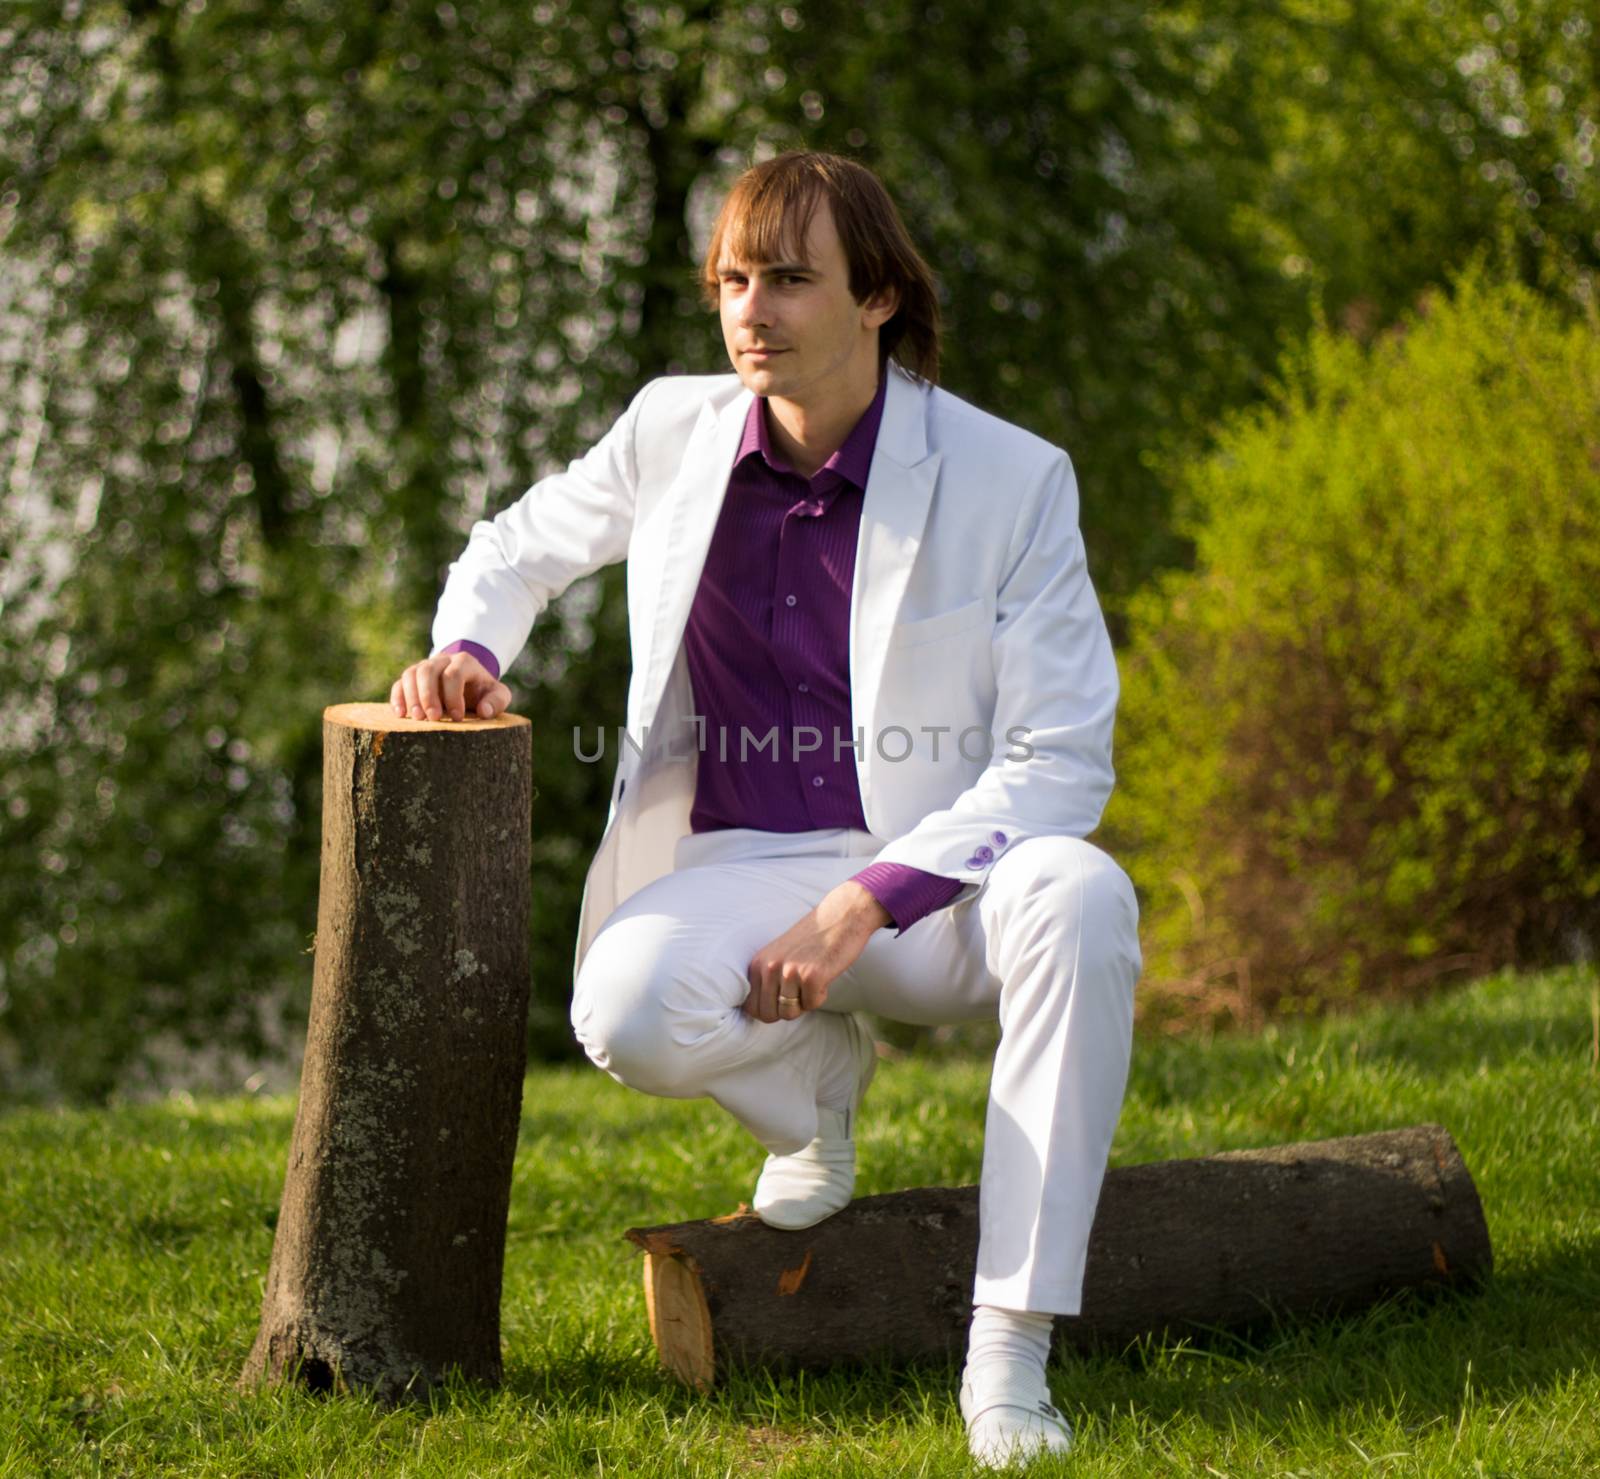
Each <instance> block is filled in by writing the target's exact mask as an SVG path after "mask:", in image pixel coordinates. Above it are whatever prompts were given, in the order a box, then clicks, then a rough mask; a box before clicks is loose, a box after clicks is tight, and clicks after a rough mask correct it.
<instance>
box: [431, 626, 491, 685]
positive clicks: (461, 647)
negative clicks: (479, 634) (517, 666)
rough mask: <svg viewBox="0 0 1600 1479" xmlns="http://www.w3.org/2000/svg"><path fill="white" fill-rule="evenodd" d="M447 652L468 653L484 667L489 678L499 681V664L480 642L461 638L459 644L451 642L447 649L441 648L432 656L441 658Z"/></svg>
mask: <svg viewBox="0 0 1600 1479" xmlns="http://www.w3.org/2000/svg"><path fill="white" fill-rule="evenodd" d="M447 652H466V653H470V654H471V655H472V656H473V657H475V658H477V659H478V661H479V662H481V663H482V664H483V665H484V667H486V668H488V670H489V676H490V677H491V678H493V679H495V680H496V681H497V682H498V681H499V678H500V663H499V661H498V660H497V659H496V657H495V655H494V653H492V652H490V651H489V649H488V648H487V647H485V646H484V645H483V644H482V643H481V642H469V641H467V640H466V638H464V637H463V638H462V639H461V641H459V642H452V643H450V645H449V646H448V647H441V648H440V649H439V650H438V651H437V652H436V653H434V654H433V655H434V656H435V657H442V656H443V655H444V654H445V653H447Z"/></svg>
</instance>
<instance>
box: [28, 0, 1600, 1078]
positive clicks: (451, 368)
mask: <svg viewBox="0 0 1600 1479" xmlns="http://www.w3.org/2000/svg"><path fill="white" fill-rule="evenodd" d="M1481 9H1482V8H1481V7H1479V6H1472V7H1467V6H1464V5H1463V6H1455V5H1450V6H1443V5H1440V4H1437V3H1436V4H1434V5H1433V7H1432V8H1428V7H1427V6H1425V5H1420V4H1417V5H1412V4H1409V3H1408V4H1406V5H1392V6H1388V7H1386V8H1385V9H1384V10H1383V12H1382V14H1381V16H1378V17H1376V18H1374V17H1372V16H1369V15H1368V14H1367V13H1366V12H1365V11H1364V10H1362V9H1360V8H1359V7H1341V6H1333V5H1316V6H1310V7H1299V8H1297V9H1296V10H1295V11H1293V12H1292V13H1291V12H1281V13H1280V12H1274V11H1271V10H1263V9H1262V8H1261V7H1259V6H1254V5H1252V6H1249V7H1246V6H1242V5H1239V6H1234V5H1231V4H1230V5H1224V6H1222V7H1216V6H1207V7H1204V8H1202V7H1198V6H1195V5H1193V4H1176V5H1163V6H1157V7H1154V8H1151V7H1148V6H1144V7H1137V6H1133V5H1131V4H1119V3H1112V4H1110V5H1108V6H1103V7H1100V8H1098V9H1095V10H1092V11H1086V10H1081V9H1080V10H1074V9H1072V8H1071V7H1068V8H1065V9H1063V8H1061V7H1058V6H1050V5H1047V4H1044V3H1042V0H1006V3H1005V4H1003V5H1001V6H1000V7H998V8H997V7H995V6H994V5H992V4H989V5H985V6H982V7H980V6H978V5H976V4H973V3H970V0H939V3H936V4H923V3H914V0H885V3H884V4H882V5H878V6H874V7H871V8H870V9H867V10H863V9H861V8H860V7H850V8H848V9H847V8H846V7H843V6H841V5H839V4H838V3H837V0H797V3H794V4H770V3H766V0H754V3H750V4H741V5H738V6H734V5H730V4H726V3H721V0H693V3H683V4H677V3H675V4H664V5H658V4H647V3H640V0H628V3H611V0H540V3H539V4H536V5H534V6H533V7H531V8H530V7H522V6H516V7H511V6H504V5H500V4H496V3H476V4H467V3H461V0H452V3H439V0H426V3H423V0H398V3H392V4H385V5H379V6H374V7H368V8H365V9H353V8H351V7H349V6H345V5H335V4H333V3H331V0H298V3H296V4H293V5H289V6H281V7H273V8H271V9H270V10H269V9H268V8H266V7H264V6H261V5H259V4H257V3H253V0H210V3H208V4H199V3H187V4H179V3H163V0H128V3H112V0H93V3H89V0H17V3H14V4H13V5H11V6H10V7H8V9H7V11H6V15H5V18H4V20H3V21H0V239H3V241H4V244H5V254H6V258H5V266H4V268H3V271H0V450H3V452H4V459H5V460H4V464H3V465H4V468H5V471H6V482H5V484H4V486H3V488H0V497H3V500H4V501H3V504H0V554H3V559H4V568H3V571H0V704H3V706H4V713H5V718H4V720H3V721H0V762H3V768H0V1074H3V1076H4V1085H3V1087H6V1088H10V1089H27V1088H30V1087H35V1088H40V1089H44V1088H49V1087H66V1088H69V1089H72V1090H75V1091H79V1092H84V1093H92V1094H103V1093H105V1092H107V1091H108V1089H109V1088H110V1087H111V1085H113V1084H114V1083H115V1082H117V1081H118V1077H119V1075H120V1074H121V1073H122V1072H123V1069H124V1065H125V1063H126V1061H127V1060H128V1059H129V1058H130V1056H131V1055H133V1054H134V1053H135V1051H136V1050H137V1049H138V1048H139V1047H140V1045H141V1044H147V1043H149V1042H150V1041H151V1040H152V1038H158V1037H160V1036H162V1035H163V1034H165V1035H168V1036H171V1037H173V1038H174V1040H175V1041H187V1042H190V1043H202V1042H204V1043H236V1044H239V1045H241V1046H243V1047H244V1048H246V1049H259V1048H261V1047H262V1046H263V1045H265V1044H267V1043H269V1042H270V1041H272V1040H274V1039H275V1038H276V1036H277V1035H278V1034H280V1033H281V1032H283V1031H284V1030H285V1029H284V1027H283V1023H284V1022H287V1024H288V1026H287V1029H286V1030H287V1032H288V1037H289V1040H290V1041H293V1039H294V1037H295V1035H296V1030H297V1029H296V1014H297V1013H298V1012H303V1008H304V1004H305V994H306V990H307V987H308V983H309V970H308V969H307V965H308V962H306V961H305V960H304V959H303V957H302V954H301V952H302V951H303V950H304V948H305V944H306V942H307V940H308V939H309V936H310V932H311V929H312V927H313V924H314V920H315V891H316V868H317V856H318V847H317V837H318V831H319V820H320V748H321V734H320V711H321V709H322V708H323V706H324V705H326V704H328V703H331V702H339V701H345V700H349V699H352V698H359V697H378V696H380V695H382V694H383V693H385V692H386V690H387V687H388V684H389V683H390V681H391V680H392V678H393V676H394V675H395V673H396V672H397V671H398V670H399V668H400V667H401V666H403V664H404V663H405V662H407V661H409V660H412V659H413V658H414V657H416V656H417V655H419V654H420V653H421V652H423V651H425V650H426V643H427V632H428V620H429V616H430V614H431V611H432V608H433V604H434V600H435V598H436V596H437V592H438V590H439V587H440V584H441V582H442V579H443V576H444V572H445V568H446V566H447V564H448V561H449V560H450V559H451V558H452V557H453V556H454V554H455V553H456V551H457V550H458V549H459V548H460V546H461V543H462V541H463V539H464V535H465V530H466V529H467V527H468V526H469V524H470V523H471V522H472V521H473V520H474V519H476V518H479V517H482V516H483V515H485V514H486V513H488V512H490V511H492V510H494V509H496V508H498V507H501V506H503V505H504V504H505V503H506V502H508V501H509V500H510V499H511V498H513V497H515V496H516V495H517V493H518V492H519V491H520V490H521V489H522V488H523V487H525V486H527V485H528V484H529V483H530V482H532V481H533V480H534V479H535V478H536V477H537V476H539V475H540V474H541V473H543V472H545V471H548V470H549V469H551V468H552V467H555V466H559V465H561V463H563V462H564V461H565V460H566V459H568V458H569V457H571V456H573V455H576V454H577V453H578V452H580V451H581V450H582V449H583V448H584V446H585V445H586V444H587V443H588V442H589V441H591V440H592V439H593V438H594V437H595V436H596V435H598V433H599V432H600V431H601V430H602V429H603V428H604V427H605V426H606V425H607V424H609V422H610V420H611V419H612V417H613V416H614V414H615V413H616V411H617V410H618V409H619V408H620V406H621V405H622V404H623V403H624V401H625V399H626V397H627V396H628V394H630V393H631V391H632V390H633V389H635V388H636V387H637V385H638V384H639V383H640V382H641V381H642V380H643V379H645V378H647V377H648V376H650V375H653V374H657V373H661V372H664V371H672V370H704V369H715V368H718V367H720V366H721V365H723V364H724V363H725V357H724V356H723V354H722V350H721V346H720V341H719V338H718V335H717V333H716V329H715V325H714V323H712V322H710V321H709V320H708V319H707V318H706V317H705V315H704V314H703V312H702V311H701V310H700V309H699V307H698V305H697V303H696V301H695V290H694V266H695V249H696V245H697V242H698V241H700V240H702V239H703V231H704V226H705V223H706V218H707V215H708V212H709V210H710V209H712V208H714V205H715V203H716V199H717V194H718V191H719V189H720V188H721V186H722V185H723V184H725V183H726V181H727V180H728V179H729V177H730V176H731V175H732V173H734V172H736V171H737V170H738V169H739V168H740V167H742V165H743V164H745V163H746V162H748V161H749V160H750V159H751V158H752V157H753V156H755V155H758V154H765V153H770V152H773V151H775V150H776V149H779V148H782V147H788V146H792V145H817V146H821V147H827V148H836V149H840V150H842V151H844V152H848V153H851V154H854V155H856V156H858V157H860V158H862V159H864V160H865V161H866V162H868V163H870V164H872V165H874V166H876V167H878V168H879V169H880V170H881V171H882V172H883V174H884V175H885V177H886V179H887V180H888V181H889V183H890V185H891V186H892V188H893V189H894V191H895V193H896V195H897V196H898V197H899V198H900V199H901V200H902V202H903V203H904V208H905V212H906V215H907V217H908V219H909V220H910V223H911V225H912V228H913V231H914V233H915V235H916V236H917V238H918V240H919V241H920V242H921V243H922V244H923V246H924V248H925V250H926V252H927V254H928V256H929V257H930V259H931V260H932V261H933V263H934V265H935V267H936V268H937V269H938V271H939V272H940V274H941V278H942V283H943V293H944V305H945V310H946V314H947V318H948V322H949V328H950V341H949V353H948V359H947V372H946V376H945V379H946V383H947V384H948V385H949V386H950V387H951V388H952V389H953V390H955V391H956V392H957V393H959V394H963V395H966V396H968V397H969V398H971V399H973V400H975V401H977V402H978V403H980V404H982V405H985V406H987V407H990V408H992V409H994V410H996V411H998V412H999V413H1000V414H1002V415H1006V416H1008V417H1009V418H1010V419H1013V420H1015V421H1018V422H1020V423H1022V424H1024V425H1027V426H1029V427H1030V428H1032V429H1034V430H1037V431H1039V432H1041V433H1042V434H1044V435H1046V436H1049V437H1050V438H1051V439H1053V440H1056V441H1059V442H1060V443H1061V444H1063V445H1065V446H1067V447H1069V448H1070V449H1071V450H1072V452H1073V455H1074V459H1075V461H1076V463H1077V464H1078V467H1079V472H1080V478H1081V482H1082V485H1083V488H1084V495H1085V502H1084V507H1085V524H1086V529H1087V532H1088V538H1089V546H1090V553H1091V560H1092V564H1093V568H1094V571H1095V574H1096V578H1097V580H1098V581H1099V582H1100V584H1101V586H1102V588H1103V589H1104V590H1105V591H1106V592H1107V594H1108V596H1109V598H1110V600H1111V603H1112V605H1113V607H1114V608H1120V606H1121V604H1122V602H1123V600H1124V598H1125V597H1127V596H1128V595H1129V594H1130V593H1132V592H1135V591H1137V590H1138V589H1139V588H1140V587H1141V586H1142V585H1143V584H1144V583H1145V582H1146V581H1147V580H1148V579H1149V577H1150V575H1151V573H1152V572H1153V571H1155V570H1158V569H1160V568H1163V567H1167V566H1170V565H1173V564H1175V563H1177V564H1181V563H1182V562H1183V560H1184V559H1185V558H1186V550H1187V543H1186V538H1185V535H1184V533H1183V531H1182V530H1181V529H1178V528H1177V527H1175V526H1174V524H1173V522H1172V520H1171V517H1170V512H1169V503H1170V495H1169V491H1168V483H1167V480H1166V479H1165V478H1164V476H1163V475H1162V473H1161V472H1160V470H1159V469H1160V467H1161V466H1162V465H1163V459H1165V460H1166V462H1168V463H1171V462H1181V461H1182V460H1183V458H1184V457H1185V456H1190V455H1198V454H1199V452H1200V451H1201V450H1203V448H1204V447H1205V445H1206V444H1207V441H1208V438H1209V435H1210V427H1211V425H1212V424H1213V423H1214V421H1215V420H1216V418H1217V417H1218V416H1219V415H1220V414H1221V413H1222V412H1223V411H1224V410H1225V409H1227V408H1228V407H1231V406H1235V405H1239V404H1248V403H1250V402H1252V401H1254V400H1257V399H1259V398H1260V397H1261V396H1262V394H1263V393H1264V390H1265V387H1266V385H1267V383H1268V377H1269V374H1270V371H1271V368H1272V366H1273V364H1274V363H1275V362H1276V358H1277V356H1278V354H1279V352H1280V350H1281V348H1282V346H1283V345H1284V344H1285V343H1287V342H1292V341H1293V340H1294V339H1295V337H1296V336H1297V335H1298V334H1299V333H1300V332H1301V330H1302V329H1303V328H1304V327H1305V325H1306V324H1307V323H1308V322H1309V314H1310V313H1311V311H1312V309H1313V306H1317V305H1320V306H1321V307H1322V308H1323V310H1324V311H1325V312H1326V314H1327V315H1328V316H1329V318H1330V319H1332V320H1333V321H1347V322H1349V323H1350V324H1351V325H1352V326H1353V327H1357V328H1361V329H1363V331H1370V330H1371V329H1373V328H1375V327H1376V326H1378V325H1381V324H1382V323H1384V322H1386V321H1387V320H1388V319H1389V318H1391V317H1392V316H1393V314H1394V313H1395V312H1397V311H1398V310H1399V309H1400V308H1401V307H1403V306H1404V305H1405V304H1407V303H1408V302H1410V301H1411V299H1412V298H1413V297H1414V295H1415V294H1416V292H1417V291H1418V289H1419V288H1421V287H1422V286H1423V285H1425V284H1426V283H1428V282H1430V281H1433V280H1435V279H1436V278H1437V277H1438V275H1439V273H1440V272H1441V271H1442V270H1443V269H1444V268H1445V267H1446V266H1448V265H1449V264H1450V263H1451V262H1452V261H1456V260H1460V258H1461V257H1462V256H1463V254H1465V253H1466V252H1467V251H1469V250H1470V249H1471V248H1472V247H1473V246H1475V245H1477V244H1480V243H1482V242H1484V241H1486V240H1492V241H1494V242H1497V243H1500V244H1501V248H1502V250H1503V251H1504V253H1505V254H1506V255H1507V257H1508V259H1510V260H1512V261H1513V263H1514V265H1515V266H1516V267H1517V269H1518V270H1519V271H1520V272H1521V274H1522V276H1523V277H1524V278H1525V279H1526V280H1528V281H1529V282H1530V283H1532V284H1534V285H1535V286H1537V287H1538V288H1539V289H1540V290H1541V291H1544V292H1547V293H1550V294H1552V295H1566V296H1568V297H1579V298H1581V297H1582V295H1583V294H1584V293H1585V292H1586V291H1587V289H1588V284H1589V283H1590V281H1591V278H1592V273H1593V267H1594V261H1595V256H1596V253H1597V250H1600V244H1597V242H1596V240H1595V237H1594V235H1593V230H1592V223H1593V220H1594V204H1595V201H1594V196H1593V188H1594V187H1593V171H1592V169H1591V168H1590V166H1591V165H1592V162H1593V161H1592V152H1593V147H1594V131H1595V118H1596V116H1597V109H1596V107H1595V98H1596V96H1597V93H1600V86H1597V83H1596V78H1595V73H1594V65H1595V63H1594V57H1595V52H1594V49H1593V36H1592V30H1591V29H1590V24H1589V22H1588V21H1587V20H1585V19H1584V18H1582V17H1576V16H1568V17H1564V18H1561V17H1555V16H1553V15H1546V14H1545V13H1543V12H1528V13H1525V14H1520V15H1519V14H1518V13H1517V12H1515V11H1514V10H1512V9H1510V8H1509V7H1508V8H1505V9H1503V10H1498V11H1494V12H1493V13H1492V16H1493V17H1496V18H1497V19H1496V20H1495V28H1494V29H1492V30H1491V29H1490V28H1489V21H1488V20H1487V19H1485V18H1484V17H1483V15H1482V14H1481V13H1480V12H1481ZM1552 89H1554V90H1555V91H1552ZM1558 93H1559V96H1558V95H1557V94H1558ZM1464 140H1470V141H1473V147H1472V149H1471V150H1465V149H1464V144H1463V141H1464ZM1491 165H1492V166H1493V174H1492V177H1490V176H1489V174H1488V169H1489V166H1491ZM697 233H698V234H697ZM1158 454H1159V455H1158ZM622 593H623V575H622V572H621V571H620V570H612V571H608V572H604V573H602V574H601V575H599V576H597V577H595V578H593V579H591V580H589V581H585V582H583V583H581V584H580V585H579V586H578V587H576V588H575V589H574V590H573V591H572V592H571V593H570V594H569V595H568V597H567V598H565V599H564V600H563V601H561V602H560V603H558V604H557V607H556V609H554V610H553V611H552V612H551V613H549V614H548V616H547V617H545V618H544V619H543V620H541V622H540V624H539V626H538V627H537V628H536V630H535V633H534V637H533V640H532V642H531V643H530V646H529V650H528V653H527V655H526V656H525V657H524V658H523V659H522V661H521V662H520V663H519V664H518V666H517V667H516V669H515V670H514V671H513V673H512V674H511V675H510V676H511V679H512V682H513V685H514V686H515V687H516V688H517V690H518V693H519V707H521V708H523V709H525V710H526V711H528V712H530V713H532V714H535V715H537V716H538V718H539V721H540V722H539V724H538V728H537V734H536V753H535V763H536V767H537V772H536V777H535V783H536V786H537V788H538V795H537V798H536V802H535V806H536V828H537V837H536V856H537V861H538V863H539V866H540V869H541V877H542V878H543V879H546V880H553V881H551V882H548V883H547V884H545V885H543V886H541V888H540V890H539V891H538V893H537V897H536V905H535V918H534V923H533V928H534V933H535V941H534V945H535V949H534V958H535V961H536V962H537V965H536V974H537V979H536V982H535V997H536V1001H537V1003H538V1004H539V1005H538V1007H537V1009H536V1014H535V1030H536V1033H537V1034H538V1044H537V1045H538V1046H542V1047H544V1048H546V1049H547V1050H551V1051H561V1050H562V1046H563V1044H565V1043H566V1041H567V1036H566V1032H565V1027H564V1020H563V1019H564V1002H565V997H566V991H567V986H568V980H569V965H570V945H571V934H572V928H573V923H574V919H575V913H576V906H577V899H578V893H579V889H580V886H581V881H582V870H583V863H584V860H585V859H586V857H587V856H588V853H589V851H590V849H591V848H592V847H593V845H594V843H595V841H596V840H597V832H598V828H599V824H600V821H601V819H602V818H603V815H604V809H605V797H606V794H607V782H608V779H609V776H608V774H607V769H608V768H607V767H601V766H588V765H581V764H578V763H576V762H575V761H574V760H573V757H572V750H571V740H570V735H571V728H572V726H573V725H574V724H577V723H583V724H586V725H593V724H596V723H602V722H605V723H612V722H617V721H618V720H619V719H620V715H621V709H622V688H623V684H624V682H625V680H626V665H627V648H626V641H625V636H626V634H625V630H624V621H625V615H624V604H623V600H622ZM438 825H441V826H444V825H449V819H448V818H440V819H438Z"/></svg>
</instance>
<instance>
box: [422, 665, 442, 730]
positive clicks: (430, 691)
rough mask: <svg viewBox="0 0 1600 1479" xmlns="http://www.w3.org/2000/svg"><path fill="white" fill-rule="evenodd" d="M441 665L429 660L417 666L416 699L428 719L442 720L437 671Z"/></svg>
mask: <svg viewBox="0 0 1600 1479" xmlns="http://www.w3.org/2000/svg"><path fill="white" fill-rule="evenodd" d="M442 666H443V664H441V663H438V662H436V661H435V660H434V659H433V658H431V657H430V658H429V659H428V660H427V661H426V662H419V663H418V664H417V697H418V699H420V700H421V703H422V712H423V714H424V715H425V716H426V717H427V718H429V719H442V718H444V703H443V701H442V700H441V699H440V697H439V669H440V667H442Z"/></svg>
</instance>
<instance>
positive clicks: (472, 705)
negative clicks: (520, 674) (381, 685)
mask: <svg viewBox="0 0 1600 1479" xmlns="http://www.w3.org/2000/svg"><path fill="white" fill-rule="evenodd" d="M389 703H390V706H391V707H392V708H393V709H394V711H395V713H397V714H398V715H400V717H401V718H402V719H404V718H411V719H465V718H466V716H467V713H468V711H469V710H470V711H471V713H472V717H473V718H475V719H493V718H494V717H495V716H496V715H497V714H503V713H504V712H505V711H506V709H508V708H509V707H510V706H511V690H510V689H509V688H507V687H506V685H505V684H504V683H502V682H501V681H500V680H499V679H498V678H495V677H493V676H491V675H490V672H489V670H488V668H486V667H484V665H483V664H482V663H481V662H479V661H478V659H477V658H475V657H474V656H473V655H472V654H471V653H470V652H450V653H443V652H442V653H440V654H439V655H438V656H437V657H425V658H423V660H422V661H421V662H414V663H412V664H411V666H410V667H409V668H407V669H406V670H405V672H403V673H402V674H401V675H400V676H399V677H398V678H396V679H395V680H394V687H393V688H391V689H390V690H389Z"/></svg>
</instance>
